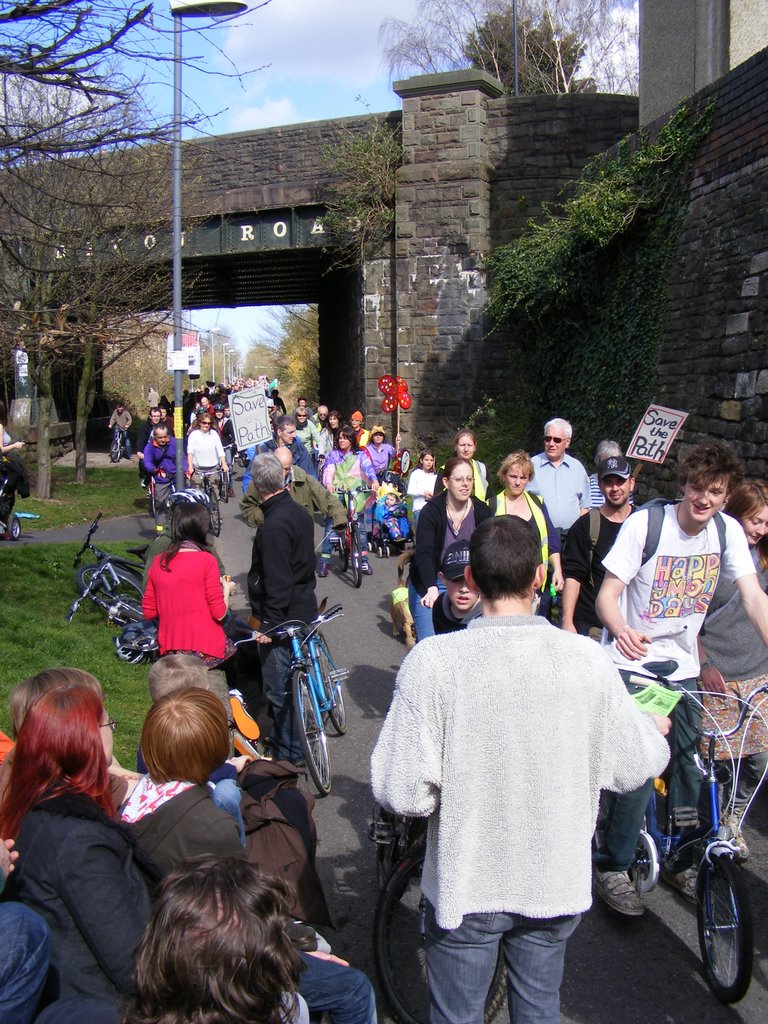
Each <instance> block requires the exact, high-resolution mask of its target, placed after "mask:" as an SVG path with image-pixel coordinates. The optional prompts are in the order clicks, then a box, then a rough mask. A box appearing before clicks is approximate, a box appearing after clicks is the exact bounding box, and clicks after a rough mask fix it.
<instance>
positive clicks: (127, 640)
mask: <svg viewBox="0 0 768 1024" xmlns="http://www.w3.org/2000/svg"><path fill="white" fill-rule="evenodd" d="M112 643H113V644H114V645H115V653H116V654H117V656H118V658H119V659H120V660H121V661H127V662H130V664H132V665H140V664H141V663H142V662H145V661H152V660H153V658H156V657H157V655H158V652H159V644H158V640H157V622H156V621H155V620H154V619H144V620H142V621H141V622H129V623H128V625H127V626H124V627H123V631H122V633H118V634H117V636H113V637H112Z"/></svg>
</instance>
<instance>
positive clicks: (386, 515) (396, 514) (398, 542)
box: [371, 483, 413, 558]
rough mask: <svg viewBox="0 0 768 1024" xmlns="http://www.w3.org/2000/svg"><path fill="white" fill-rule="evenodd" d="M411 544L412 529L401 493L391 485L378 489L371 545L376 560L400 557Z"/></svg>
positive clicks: (386, 484) (384, 485)
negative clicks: (391, 556) (394, 556)
mask: <svg viewBox="0 0 768 1024" xmlns="http://www.w3.org/2000/svg"><path fill="white" fill-rule="evenodd" d="M412 542H413V529H412V527H411V522H410V520H409V518H408V509H407V507H406V504H405V501H404V500H403V496H402V492H401V491H399V490H398V489H397V488H396V487H395V486H394V485H393V484H391V483H384V484H382V485H381V486H380V487H379V490H378V492H377V497H376V506H375V508H374V512H373V534H372V537H371V544H372V546H373V550H374V551H375V552H376V557H377V558H389V556H390V555H400V554H402V552H403V551H404V550H405V548H406V546H407V545H408V544H409V543H412Z"/></svg>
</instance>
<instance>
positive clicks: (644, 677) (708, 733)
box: [625, 672, 768, 740]
mask: <svg viewBox="0 0 768 1024" xmlns="http://www.w3.org/2000/svg"><path fill="white" fill-rule="evenodd" d="M625 676H626V681H627V682H628V683H632V684H633V685H635V686H644V685H646V684H647V683H649V682H650V683H658V684H659V685H660V686H664V687H666V688H667V689H668V690H673V691H675V692H678V693H680V699H681V700H683V701H684V702H685V703H686V704H689V705H692V706H693V707H701V706H702V702H701V700H700V699H699V697H698V694H700V693H704V692H707V691H702V690H686V689H684V687H682V686H680V684H679V683H677V682H676V681H675V680H674V679H667V678H666V677H665V676H663V675H651V674H647V673H644V672H627V673H625ZM761 693H763V694H768V683H763V684H762V685H761V686H756V687H755V689H754V690H752V692H751V693H749V694H747V696H746V697H743V698H742V697H738V698H737V699H738V700H739V703H740V704H741V707H740V708H739V717H738V719H737V721H736V724H735V725H734V726H732V727H731V728H730V729H728V730H726V729H722V728H721V727H720V726H717V728H716V729H715V730H711V729H710V730H707V729H703V728H701V727H700V726H697V725H696V723H695V722H691V723H690V725H691V727H692V728H693V730H694V732H695V733H696V735H697V736H699V737H701V738H702V739H713V738H714V739H723V740H727V739H728V738H729V737H730V736H735V735H736V733H737V732H738V731H739V730H740V729H741V727H742V726H743V725H744V722H745V720H746V718H747V715H748V713H749V712H750V711H754V710H755V706H754V704H753V701H754V699H755V698H756V697H757V696H759V695H760V694H761ZM712 696H714V697H717V696H718V694H713V695H712ZM723 696H726V697H727V696H728V694H724V695H723ZM730 696H732V697H736V694H731V695H730Z"/></svg>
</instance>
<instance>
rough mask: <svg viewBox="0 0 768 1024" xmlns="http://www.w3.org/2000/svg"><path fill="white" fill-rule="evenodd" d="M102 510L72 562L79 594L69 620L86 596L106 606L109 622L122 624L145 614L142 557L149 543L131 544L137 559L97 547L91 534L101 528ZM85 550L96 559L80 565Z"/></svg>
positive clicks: (69, 619) (69, 613)
mask: <svg viewBox="0 0 768 1024" xmlns="http://www.w3.org/2000/svg"><path fill="white" fill-rule="evenodd" d="M103 514H104V513H103V512H99V514H98V515H97V516H96V518H95V519H94V521H93V522H92V523H91V525H90V527H89V528H88V533H87V534H86V537H85V540H84V541H83V546H82V547H81V548H80V550H79V551H78V552H77V554H76V555H75V559H74V562H73V563H72V568H73V569H74V570H75V586H76V587H77V592H78V595H79V596H78V598H77V600H76V601H75V602H74V603H73V604H72V606H71V607H70V609H69V612H68V614H67V622H71V621H72V619H73V618H74V616H75V613H76V612H77V610H78V608H79V607H80V605H81V604H82V603H83V601H85V600H91V601H93V603H94V604H96V605H97V606H98V607H99V608H103V609H104V611H106V613H107V618H108V619H109V620H110V622H116V623H118V624H119V625H124V624H125V623H127V622H138V621H140V620H141V619H142V618H143V617H144V616H143V615H142V612H141V599H142V596H143V593H144V588H143V586H142V576H143V572H144V562H143V560H141V561H140V560H139V559H143V557H144V555H145V554H146V551H147V547H148V545H146V544H145V545H143V546H142V547H137V548H129V552H130V553H131V554H132V555H135V556H136V559H137V560H136V561H133V560H132V559H130V558H123V557H121V556H120V555H112V554H109V553H108V552H107V551H102V549H101V548H98V547H96V545H95V544H93V543H92V541H91V538H92V537H93V535H94V533H95V532H96V531H97V530H98V528H99V521H100V520H101V517H102V516H103ZM86 551H90V552H91V554H93V556H94V557H95V559H96V562H95V563H92V564H89V565H80V563H81V561H82V558H83V555H84V554H85V552H86Z"/></svg>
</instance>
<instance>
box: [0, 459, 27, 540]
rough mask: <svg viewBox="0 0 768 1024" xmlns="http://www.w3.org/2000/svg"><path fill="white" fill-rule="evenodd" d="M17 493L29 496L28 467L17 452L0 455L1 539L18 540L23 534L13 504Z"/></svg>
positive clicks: (24, 496) (23, 496) (25, 496)
mask: <svg viewBox="0 0 768 1024" xmlns="http://www.w3.org/2000/svg"><path fill="white" fill-rule="evenodd" d="M17 493H18V494H19V495H20V496H21V497H22V498H28V497H29V478H28V476H27V468H26V466H25V465H24V463H23V462H22V460H21V458H20V457H19V456H18V455H17V454H16V452H11V453H10V454H9V455H2V456H0V540H18V539H19V536H20V534H21V523H20V521H19V517H18V516H16V515H14V512H13V506H14V505H15V503H16V495H17Z"/></svg>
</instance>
